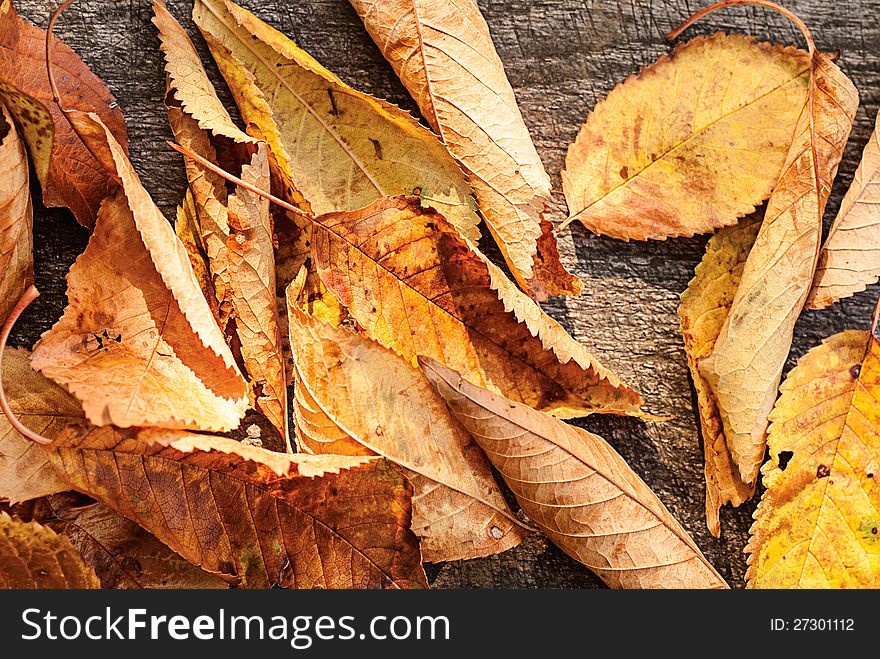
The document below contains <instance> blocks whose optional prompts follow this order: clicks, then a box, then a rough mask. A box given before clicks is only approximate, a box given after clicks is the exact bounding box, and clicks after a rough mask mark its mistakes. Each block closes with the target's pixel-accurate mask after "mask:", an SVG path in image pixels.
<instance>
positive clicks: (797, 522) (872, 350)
mask: <svg viewBox="0 0 880 659" xmlns="http://www.w3.org/2000/svg"><path fill="white" fill-rule="evenodd" d="M878 400H880V341H878V340H877V338H876V337H875V336H874V335H872V334H871V333H869V332H862V331H856V330H848V331H844V332H841V333H839V334H835V335H834V336H832V337H830V338H828V339H826V340H825V341H823V343H822V345H820V346H817V347H815V348H813V349H812V350H810V352H808V353H807V354H806V355H804V357H802V358H801V359H800V360H799V361H798V364H797V366H796V367H795V368H794V369H793V370H792V371H791V373H789V375H788V377H787V378H786V380H785V382H783V384H782V395H781V396H780V397H779V400H778V401H777V403H776V407H774V408H773V412H772V414H771V417H770V419H771V422H772V423H771V425H770V432H769V437H768V440H767V441H768V445H769V447H770V460H769V461H768V462H767V463H766V464H765V465H764V468H763V469H762V474H763V483H764V485H765V486H766V487H767V490H766V492H764V496H763V497H762V499H761V503H760V505H759V506H758V510H757V512H756V513H755V523H754V525H753V526H752V530H751V533H752V536H751V538H750V539H749V544H748V546H747V547H746V551H747V552H749V553H750V554H751V556H750V557H749V569H748V571H747V573H746V579H747V580H748V585H749V587H750V588H877V587H878V586H880V535H878V528H880V486H878V482H877V481H878V479H880V412H878V411H880V406H878Z"/></svg>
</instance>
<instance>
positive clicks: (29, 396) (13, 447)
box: [0, 348, 83, 503]
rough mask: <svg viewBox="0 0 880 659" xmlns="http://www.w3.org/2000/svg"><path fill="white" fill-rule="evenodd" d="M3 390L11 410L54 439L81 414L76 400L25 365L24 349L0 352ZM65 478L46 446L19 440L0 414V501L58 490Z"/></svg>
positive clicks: (28, 497) (17, 435) (64, 487)
mask: <svg viewBox="0 0 880 659" xmlns="http://www.w3.org/2000/svg"><path fill="white" fill-rule="evenodd" d="M3 389H4V391H5V392H6V397H7V398H8V400H9V405H10V407H11V408H12V411H13V412H14V413H15V415H16V416H17V417H18V418H19V419H21V421H22V422H23V423H24V424H25V426H27V427H28V428H30V429H31V430H33V431H34V432H36V433H38V434H40V435H42V436H44V437H48V438H49V439H54V438H55V437H57V436H58V435H59V434H60V432H61V431H62V430H63V429H64V428H65V427H66V426H67V425H68V424H70V423H76V422H77V421H81V420H82V419H83V411H82V409H81V408H80V406H79V404H78V403H77V402H76V400H75V399H74V398H73V397H72V396H71V395H70V394H68V393H67V392H66V391H64V389H62V388H61V387H59V386H58V385H57V384H55V383H54V382H52V381H51V380H47V379H46V378H44V377H43V376H42V375H40V374H39V373H36V372H34V370H33V369H32V368H31V365H30V361H29V358H28V352H27V351H26V350H24V349H22V348H17V349H16V348H6V349H5V350H4V352H3ZM67 489H68V486H67V483H66V482H65V481H64V479H62V478H61V477H60V476H58V474H56V473H55V469H54V468H53V467H52V465H51V464H50V462H49V456H48V454H47V452H46V449H45V448H44V447H42V446H40V445H39V444H36V443H34V442H32V441H30V440H29V439H25V438H24V437H22V436H21V435H20V434H18V432H17V431H16V430H15V429H14V428H13V427H12V426H11V425H10V424H9V422H8V421H7V420H6V417H5V416H2V415H0V501H9V502H10V503H18V502H19V501H27V500H29V499H36V498H37V497H42V496H45V495H47V494H55V493H56V492H64V491H65V490H67Z"/></svg>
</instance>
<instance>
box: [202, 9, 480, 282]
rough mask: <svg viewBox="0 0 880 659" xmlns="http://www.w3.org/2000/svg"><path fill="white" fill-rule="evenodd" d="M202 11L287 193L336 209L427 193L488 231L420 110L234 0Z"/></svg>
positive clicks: (205, 28) (321, 208)
mask: <svg viewBox="0 0 880 659" xmlns="http://www.w3.org/2000/svg"><path fill="white" fill-rule="evenodd" d="M193 20H194V21H195V23H196V25H198V27H199V29H200V30H201V31H202V34H203V35H204V36H205V40H206V41H207V43H208V46H209V47H210V49H211V53H212V54H213V55H214V59H215V60H216V61H217V65H218V67H219V68H220V71H221V73H222V74H223V76H224V77H225V78H226V81H227V83H228V84H229V88H230V90H231V91H232V94H233V96H234V97H235V100H236V103H237V104H238V108H239V111H240V112H241V115H242V117H243V118H244V120H245V121H246V122H248V124H249V126H250V130H251V131H252V133H253V134H254V135H258V136H259V137H260V138H261V139H264V140H266V142H267V143H268V144H269V148H270V151H271V155H272V164H273V167H274V170H275V173H276V175H277V176H279V177H280V180H281V182H282V184H283V186H284V192H283V195H284V196H285V197H286V198H288V200H290V201H291V202H293V203H297V204H299V205H300V206H301V207H303V208H304V209H307V210H312V211H314V212H315V213H327V212H332V211H344V210H354V209H359V208H362V207H364V206H367V205H368V204H370V203H371V202H373V201H376V200H377V199H379V198H381V197H386V196H393V195H419V196H420V197H421V198H422V199H423V200H424V202H425V203H426V204H429V205H431V206H433V207H435V208H437V209H438V210H439V211H440V212H442V213H443V214H444V215H445V216H446V217H448V218H449V220H450V221H451V222H452V223H453V224H454V225H455V226H456V227H457V228H458V229H459V230H460V231H461V232H462V233H463V234H464V235H465V236H467V237H468V238H469V239H471V240H474V241H476V240H477V239H478V238H479V235H480V234H479V231H478V230H477V223H478V221H479V218H478V216H477V215H476V212H475V210H474V203H473V196H472V191H471V189H470V187H469V186H468V184H467V182H466V181H465V176H464V174H463V172H462V171H461V169H460V168H459V166H458V165H457V164H456V163H455V161H454V160H453V159H452V157H451V156H450V155H449V153H448V152H447V151H446V149H445V148H444V147H443V145H442V144H441V143H440V142H439V140H438V139H437V138H436V136H434V135H433V134H432V133H431V132H430V131H428V130H426V129H425V128H424V127H422V126H421V125H420V124H419V123H418V122H417V121H416V120H415V119H414V118H413V117H412V116H410V115H409V114H408V113H406V112H404V111H402V110H401V109H400V108H398V107H396V106H394V105H391V104H389V103H386V102H384V101H380V100H378V99H375V98H373V97H372V96H369V95H367V94H364V93H361V92H359V91H357V90H355V89H352V88H351V87H349V86H348V85H346V84H345V83H343V82H342V81H341V80H340V79H339V78H338V77H337V76H335V75H334V74H333V73H331V72H330V71H328V70H327V69H325V68H324V67H322V66H321V65H320V64H319V63H318V62H317V61H315V60H314V59H313V58H312V57H311V56H310V55H308V54H307V53H305V52H304V51H303V50H302V49H300V48H299V47H298V46H297V45H296V44H294V43H293V42H292V41H291V40H290V39H288V38H287V37H285V36H284V35H283V34H281V33H280V32H278V31H277V30H275V29H273V28H271V27H270V26H268V25H267V24H266V23H264V22H263V21H261V20H259V19H258V18H256V17H255V16H254V15H253V14H251V13H250V12H248V11H246V10H244V9H242V8H241V7H239V6H238V5H236V4H234V3H232V2H229V1H228V0H197V1H196V3H195V6H194V7H193ZM295 274H296V271H294V272H293V275H295Z"/></svg>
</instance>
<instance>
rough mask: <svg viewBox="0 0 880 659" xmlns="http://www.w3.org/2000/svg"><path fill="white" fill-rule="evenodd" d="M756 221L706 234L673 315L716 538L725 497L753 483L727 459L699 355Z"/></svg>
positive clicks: (715, 329) (726, 304) (735, 282)
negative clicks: (693, 402)
mask: <svg viewBox="0 0 880 659" xmlns="http://www.w3.org/2000/svg"><path fill="white" fill-rule="evenodd" d="M760 227H761V220H760V218H759V217H749V218H746V219H744V220H742V221H741V222H740V223H739V224H737V225H735V226H732V227H726V228H724V229H720V230H719V231H718V232H717V233H716V234H715V235H714V236H712V237H711V238H710V239H709V242H708V243H707V245H706V254H705V255H704V256H703V260H702V261H700V264H699V265H698V266H697V268H696V271H695V272H694V278H693V279H691V281H690V283H689V284H688V287H687V290H686V291H685V292H684V293H682V295H681V305H680V306H679V308H678V315H679V317H680V319H681V333H682V336H683V337H684V349H685V352H686V353H687V360H688V369H690V373H691V378H693V381H694V389H695V390H696V392H697V411H698V412H699V416H700V429H701V431H702V435H703V452H704V454H705V460H706V525H707V526H708V527H709V531H711V533H712V535H714V536H715V537H716V538H717V537H718V536H719V535H720V534H721V527H720V524H719V520H718V510H719V509H720V508H721V506H723V505H724V504H726V503H730V504H733V506H734V507H736V506H739V505H740V504H741V503H743V502H744V501H748V500H749V499H751V498H752V495H753V494H754V493H755V484H754V483H752V484H751V485H750V484H748V483H743V482H742V479H741V478H740V475H739V469H738V468H737V466H736V465H735V464H734V463H733V460H732V458H731V456H730V450H729V449H728V448H727V440H726V439H725V437H724V428H723V426H722V423H721V416H720V415H719V413H718V405H717V403H716V402H715V398H714V397H713V395H712V391H711V389H710V388H709V384H708V383H707V382H706V381H705V380H704V379H703V376H702V375H701V374H700V369H699V367H698V363H699V360H700V359H702V358H703V357H705V356H706V355H708V354H710V353H711V352H712V348H713V347H714V346H715V340H716V339H717V338H718V333H719V332H720V331H721V325H722V324H723V323H724V319H725V318H727V314H728V312H729V311H730V305H731V303H732V302H733V296H734V294H735V293H736V289H737V287H738V286H739V280H740V278H741V277H742V270H743V266H744V265H745V262H746V258H747V257H748V255H749V250H750V249H751V248H752V245H753V244H754V242H755V237H756V236H757V235H758V229H760Z"/></svg>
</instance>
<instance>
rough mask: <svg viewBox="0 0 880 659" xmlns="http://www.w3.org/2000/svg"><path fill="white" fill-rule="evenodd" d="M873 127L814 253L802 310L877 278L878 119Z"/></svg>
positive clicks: (879, 236) (879, 218) (879, 230)
mask: <svg viewBox="0 0 880 659" xmlns="http://www.w3.org/2000/svg"><path fill="white" fill-rule="evenodd" d="M877 121H878V123H877V125H875V127H874V132H873V133H872V134H871V138H870V139H869V140H868V143H867V144H866V145H865V150H864V151H863V152H862V161H861V162H860V163H859V167H858V169H856V173H855V176H854V177H853V182H852V185H850V187H849V190H847V192H846V196H844V198H843V202H841V204H840V210H839V211H838V213H837V217H836V218H834V223H833V224H832V225H831V230H830V231H829V232H828V238H827V239H826V240H825V244H824V245H823V246H822V251H821V252H820V253H819V265H818V266H816V277H815V279H814V280H813V288H812V290H811V291H810V296H809V297H808V298H807V304H806V307H807V309H823V308H825V307H827V306H828V305H829V304H832V303H834V302H836V301H837V300H839V299H840V298H843V297H849V296H850V295H853V294H854V293H858V292H859V291H863V290H865V288H866V287H867V286H868V285H869V284H873V283H874V282H875V281H877V278H878V276H880V247H878V245H880V212H878V208H880V196H878V193H877V190H878V187H880V132H878V131H880V114H878V116H877Z"/></svg>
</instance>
